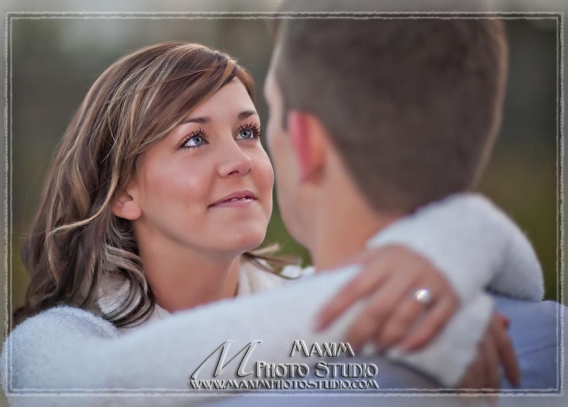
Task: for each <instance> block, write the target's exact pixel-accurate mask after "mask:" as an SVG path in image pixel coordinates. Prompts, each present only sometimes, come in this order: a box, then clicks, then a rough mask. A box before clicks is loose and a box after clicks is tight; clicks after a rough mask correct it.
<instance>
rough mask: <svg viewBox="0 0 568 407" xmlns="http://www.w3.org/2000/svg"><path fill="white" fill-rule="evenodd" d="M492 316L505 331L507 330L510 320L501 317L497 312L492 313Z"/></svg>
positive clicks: (503, 316)
mask: <svg viewBox="0 0 568 407" xmlns="http://www.w3.org/2000/svg"><path fill="white" fill-rule="evenodd" d="M493 316H494V317H495V318H497V319H499V321H500V322H501V323H502V324H503V327H504V328H505V329H509V326H510V325H511V320H510V319H509V318H508V317H507V316H505V315H503V314H501V313H499V312H494V313H493Z"/></svg>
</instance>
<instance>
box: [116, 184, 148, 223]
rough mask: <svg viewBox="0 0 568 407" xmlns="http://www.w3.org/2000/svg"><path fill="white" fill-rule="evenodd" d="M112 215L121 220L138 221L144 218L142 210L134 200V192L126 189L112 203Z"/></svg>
mask: <svg viewBox="0 0 568 407" xmlns="http://www.w3.org/2000/svg"><path fill="white" fill-rule="evenodd" d="M112 213H113V214H114V215H116V216H118V217H119V218H123V219H128V220H136V219H138V218H140V216H142V209H141V208H140V206H139V205H138V202H136V200H135V199H134V198H133V196H132V192H131V191H130V189H129V188H126V189H125V190H124V191H123V192H122V193H120V194H118V195H117V196H116V198H114V201H113V203H112Z"/></svg>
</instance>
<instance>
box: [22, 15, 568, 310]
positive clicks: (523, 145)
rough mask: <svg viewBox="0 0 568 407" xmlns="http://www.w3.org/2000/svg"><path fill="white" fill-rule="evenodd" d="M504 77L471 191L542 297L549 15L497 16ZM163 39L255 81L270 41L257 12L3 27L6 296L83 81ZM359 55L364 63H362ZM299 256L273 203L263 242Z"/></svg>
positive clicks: (551, 83) (551, 197)
mask: <svg viewBox="0 0 568 407" xmlns="http://www.w3.org/2000/svg"><path fill="white" fill-rule="evenodd" d="M506 27H507V32H508V36H509V40H510V51H511V58H510V79H509V85H508V92H507V101H506V108H505V114H504V122H503V128H502V132H501V135H500V138H499V140H498V143H497V146H496V149H495V153H494V155H493V157H492V159H491V161H490V162H489V165H488V168H487V171H486V173H485V175H484V177H483V179H482V181H481V183H480V186H479V190H480V191H482V192H483V193H485V194H487V195H488V196H489V197H491V198H492V199H493V200H494V201H495V202H496V203H497V204H498V205H499V206H501V207H502V208H503V209H504V210H505V211H506V212H507V213H508V214H509V215H510V216H511V217H512V218H513V219H514V220H515V221H516V222H517V223H518V224H519V225H520V227H521V228H522V229H523V231H525V232H526V234H527V236H528V237H529V239H530V240H531V241H532V242H533V244H534V246H535V249H536V252H537V254H538V257H539V259H540V261H541V263H542V265H543V269H544V272H545V280H546V298H548V299H558V298H559V288H557V281H556V279H557V221H556V155H557V148H556V143H557V136H556V135H557V118H556V117H557V115H556V93H557V86H558V85H557V51H556V50H557V31H556V30H557V28H556V21H555V20H550V19H548V20H546V19H542V20H526V19H518V20H507V21H506ZM169 40H185V41H193V42H198V43H203V44H206V45H209V46H212V47H215V48H218V49H221V50H223V51H226V52H228V53H229V54H231V55H233V56H235V57H236V58H237V59H238V60H239V62H240V63H241V64H242V65H243V66H245V67H246V68H248V69H249V70H250V72H251V73H252V75H253V76H254V77H255V79H256V81H257V85H258V92H257V97H258V101H257V102H258V103H257V106H258V109H259V111H260V114H261V118H262V120H263V122H265V120H266V117H267V109H266V105H265V103H264V101H263V98H262V85H263V82H264V76H265V73H266V71H267V67H268V62H269V58H270V52H271V47H272V43H271V38H270V36H269V33H268V30H267V26H266V21H265V20H262V19H167V18H166V19H164V18H162V19H149V18H145V19H139V18H138V19H125V18H104V19H93V18H84V19H80V18H69V19H61V18H59V19H29V18H25V19H17V20H14V21H13V28H12V48H11V49H12V52H13V60H12V92H13V105H12V107H13V121H12V137H13V138H12V149H13V150H12V151H13V168H12V170H13V172H12V175H13V195H12V197H13V206H12V209H13V246H12V247H13V250H12V252H13V253H12V254H13V299H12V305H13V306H14V307H15V306H17V305H19V304H20V303H21V301H22V299H23V296H24V293H25V289H26V285H27V281H28V280H27V276H26V272H25V270H24V269H23V267H22V264H21V262H20V257H19V252H20V247H21V243H22V241H23V239H24V238H25V237H26V235H27V233H28V231H29V230H30V226H31V221H32V219H33V216H34V213H35V210H36V208H37V205H38V202H39V198H40V192H41V189H42V185H43V181H44V176H45V174H46V173H47V169H48V168H49V166H50V162H51V158H52V155H53V153H54V149H55V148H56V146H57V143H58V141H59V139H60V137H61V136H62V134H63V132H64V130H65V128H66V126H67V124H68V122H69V121H70V119H71V117H72V115H73V114H74V112H75V110H76V109H77V107H78V105H79V103H80V102H81V100H82V98H83V97H84V95H85V94H86V92H87V90H88V88H89V86H90V85H91V84H92V83H93V81H94V80H95V79H96V78H97V76H98V75H99V74H100V73H101V72H102V71H103V70H104V69H105V68H106V67H107V66H108V65H110V64H111V63H112V62H113V61H114V60H116V59H117V58H118V57H120V56H122V55H124V54H125V53H129V52H131V51H134V50H136V49H138V48H140V47H142V46H145V45H149V44H153V43H157V42H162V41H169ZM362 62H364V61H362ZM272 242H278V243H280V244H281V246H282V247H283V252H286V253H295V254H299V255H301V256H302V257H303V259H304V261H305V262H306V263H307V262H309V258H308V255H307V252H306V251H305V250H304V249H302V248H301V247H300V246H299V245H298V244H297V243H295V242H294V241H293V239H292V238H291V237H290V236H289V235H288V233H287V232H286V230H285V228H284V226H283V224H282V222H281V218H280V216H279V212H278V208H277V207H276V208H275V211H274V216H273V219H272V222H271V224H270V227H269V231H268V235H267V243H272Z"/></svg>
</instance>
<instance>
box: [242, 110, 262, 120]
mask: <svg viewBox="0 0 568 407" xmlns="http://www.w3.org/2000/svg"><path fill="white" fill-rule="evenodd" d="M254 115H257V116H258V113H257V112H255V111H254V110H245V111H244V112H241V113H239V116H238V119H239V120H244V119H246V118H247V117H250V116H254Z"/></svg>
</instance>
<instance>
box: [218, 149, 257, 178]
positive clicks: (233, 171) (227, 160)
mask: <svg viewBox="0 0 568 407" xmlns="http://www.w3.org/2000/svg"><path fill="white" fill-rule="evenodd" d="M251 170H252V160H251V158H250V157H249V155H248V154H246V153H245V152H244V151H243V150H242V149H241V147H240V146H239V145H238V142H236V141H234V142H233V143H231V145H230V146H227V147H226V148H225V149H224V152H223V157H222V159H221V161H220V164H219V175H220V176H221V177H228V176H229V175H240V176H244V175H246V174H248V173H249V172H250V171H251Z"/></svg>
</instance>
